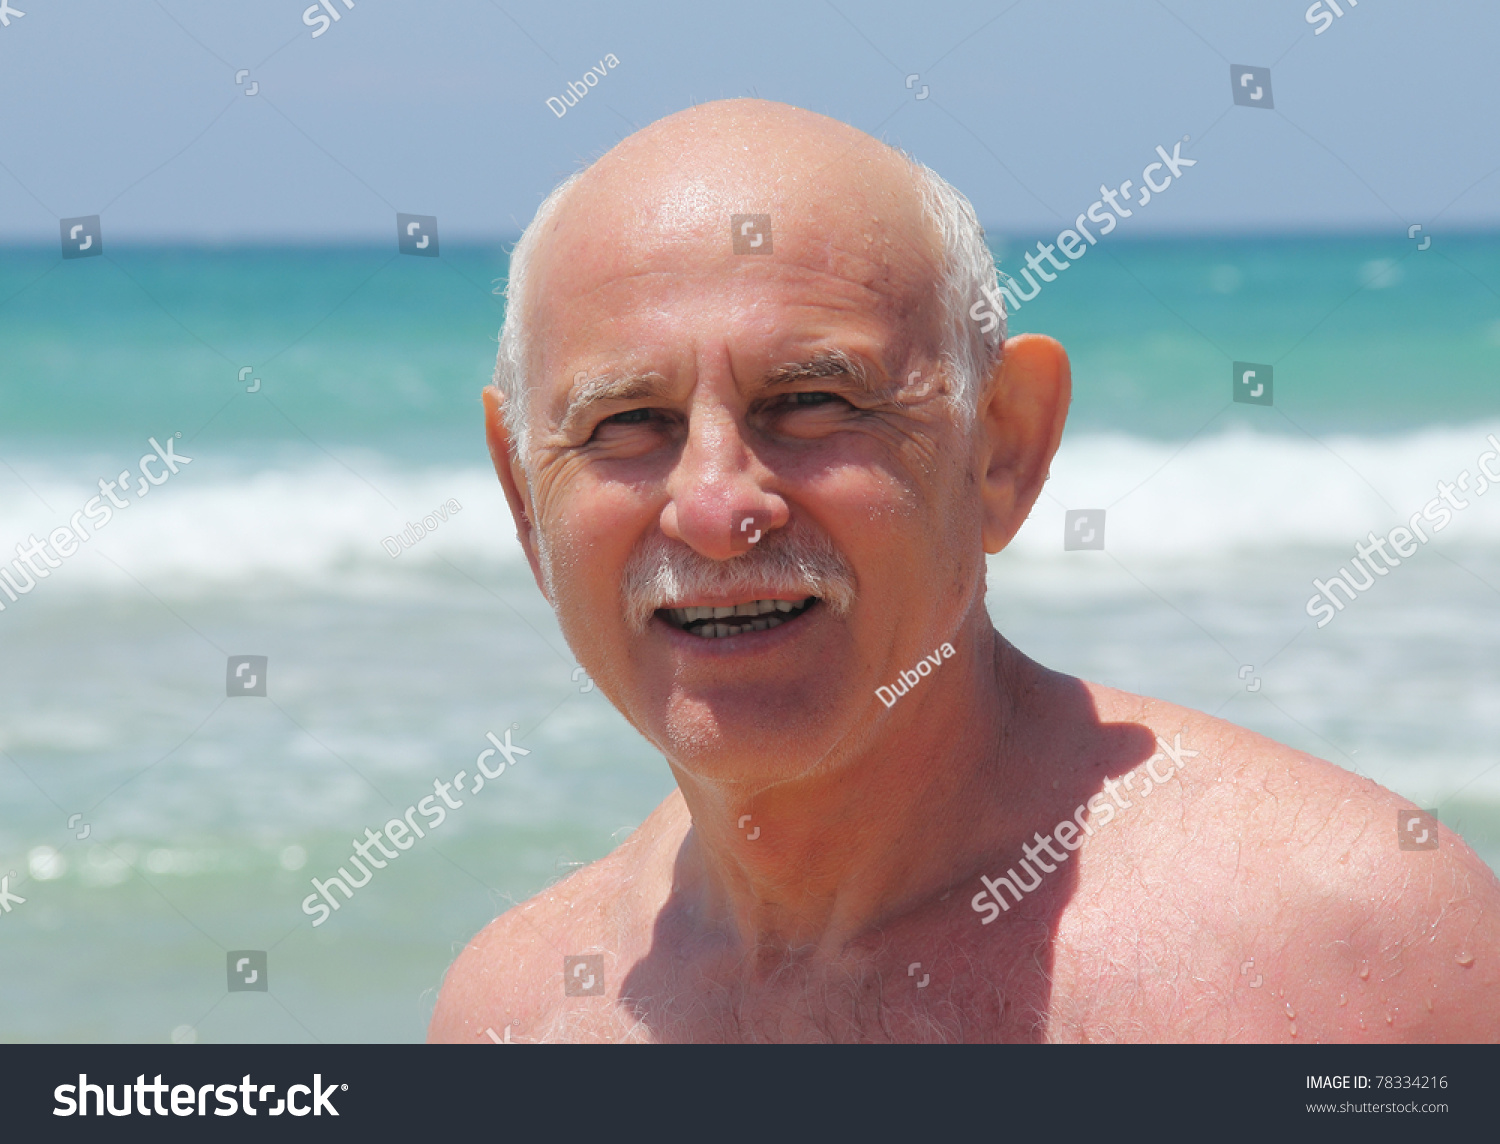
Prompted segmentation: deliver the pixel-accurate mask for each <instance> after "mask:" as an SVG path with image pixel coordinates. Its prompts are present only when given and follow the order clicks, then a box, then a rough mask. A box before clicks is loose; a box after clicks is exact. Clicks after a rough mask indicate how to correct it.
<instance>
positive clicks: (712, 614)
mask: <svg viewBox="0 0 1500 1144" xmlns="http://www.w3.org/2000/svg"><path fill="white" fill-rule="evenodd" d="M812 599H813V598H812V597H811V596H806V597H804V598H803V599H801V600H749V601H747V602H745V603H743V604H734V605H720V606H719V607H706V606H705V607H693V608H668V609H666V617H667V619H669V620H670V621H671V622H672V623H673V624H675V625H677V626H678V627H679V628H684V629H687V625H689V624H692V623H696V622H698V621H700V620H727V619H731V618H734V619H742V620H749V621H750V622H749V623H734V624H725V623H711V624H703V625H702V626H701V627H697V628H692V629H689V630H690V631H691V632H692V634H693V635H696V636H700V637H702V638H703V639H724V638H726V637H728V636H732V635H740V634H742V633H744V632H747V631H750V632H763V631H768V630H770V629H771V628H774V627H778V626H780V625H781V624H784V623H786V621H787V613H790V612H794V611H798V610H800V609H802V608H804V607H806V606H807V605H808V604H810V603H811V602H812Z"/></svg>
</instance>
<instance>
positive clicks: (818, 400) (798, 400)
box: [786, 391, 848, 407]
mask: <svg viewBox="0 0 1500 1144" xmlns="http://www.w3.org/2000/svg"><path fill="white" fill-rule="evenodd" d="M833 401H840V402H843V401H844V399H843V398H842V397H840V396H839V395H838V394H836V393H824V392H822V391H813V392H810V393H789V394H787V397H786V402H787V404H788V405H790V406H794V407H796V406H811V405H827V404H828V403H829V402H833ZM844 404H846V405H847V404H848V402H844Z"/></svg>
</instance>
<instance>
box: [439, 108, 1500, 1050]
mask: <svg viewBox="0 0 1500 1144" xmlns="http://www.w3.org/2000/svg"><path fill="white" fill-rule="evenodd" d="M994 275H995V268H994V263H993V261H992V259H991V256H990V254H989V252H988V250H987V249H986V247H985V245H984V242H983V236H982V232H981V230H980V228H979V226H978V223H977V221H976V219H975V217H974V213H973V211H972V209H971V208H970V206H969V204H968V203H967V202H966V201H965V200H964V199H963V197H962V196H961V195H959V194H958V193H957V192H956V191H954V190H953V189H952V188H951V187H949V186H948V185H947V184H946V183H944V182H942V180H940V179H938V178H937V177H936V176H935V175H933V174H932V173H931V172H930V171H927V170H926V169H925V168H923V167H921V166H920V165H917V164H914V163H913V162H911V161H910V160H909V159H907V158H905V157H904V156H902V155H901V154H899V153H897V152H895V151H893V150H891V149H890V148H888V147H886V146H885V145H883V144H881V143H879V142H877V141H876V140H874V139H872V138H870V137H869V136H867V135H864V134H863V133H861V132H859V131H857V130H855V129H853V128H850V127H848V126H845V125H843V124H840V123H837V122H835V121H833V120H829V119H826V118H823V117H821V116H818V115H814V114H812V113H810V112H806V111H801V110H797V109H794V108H791V107H786V106H782V105H779V104H773V103H767V102H762V101H758V100H733V101H726V102H721V103H713V104H708V105H706V106H701V107H696V108H693V109H691V110H689V111H684V112H681V113H679V114H677V115H673V116H671V117H670V118H667V119H664V120H662V121H661V122H659V123H656V124H654V125H652V126H651V127H648V128H646V129H644V130H642V131H640V132H637V133H636V134H635V135H632V136H630V137H629V138H628V139H626V140H625V141H624V142H622V143H620V144H619V145H618V146H616V147H615V148H614V149H613V150H611V151H610V152H609V153H608V154H606V155H605V156H604V157H603V158H601V159H599V160H598V161H597V162H596V163H594V164H593V165H592V166H591V167H590V168H589V169H588V170H586V171H585V172H583V173H582V174H581V175H578V176H575V177H574V178H572V179H570V180H568V181H567V182H566V183H565V184H563V186H561V187H559V188H558V189H557V191H555V192H554V193H553V194H552V196H551V197H550V198H548V199H547V201H546V202H545V203H544V204H543V205H542V207H541V209H540V210H539V211H538V213H537V217H536V219H535V220H534V221H533V222H532V224H531V226H530V227H529V228H528V230H527V232H526V234H525V235H524V237H523V238H522V240H521V242H520V244H519V245H518V246H517V248H516V251H515V255H514V259H513V262H512V272H511V281H510V288H509V299H510V308H509V311H508V313H507V315H506V321H505V329H504V332H503V334H502V337H501V345H500V357H499V363H498V367H497V370H496V385H495V386H494V387H493V388H491V389H489V390H486V392H485V395H484V399H485V400H484V403H485V410H486V414H487V418H488V420H487V425H488V433H489V443H490V449H491V452H492V455H493V457H494V461H495V467H496V470H497V471H498V473H499V476H500V480H501V482H502V484H503V485H504V487H505V493H506V497H507V499H508V500H509V502H510V507H511V511H512V512H513V514H514V516H515V520H516V525H517V528H518V530H519V535H520V540H521V543H522V545H523V546H524V548H525V551H526V554H527V557H528V559H529V560H530V562H531V567H532V571H533V573H534V574H535V576H536V579H537V582H538V584H539V585H540V586H541V588H542V590H543V592H545V593H546V596H547V599H548V600H549V601H550V602H551V604H552V606H553V608H554V609H556V612H557V615H558V618H559V621H560V623H561V625H562V628H563V631H564V633H565V634H566V636H567V639H568V642H569V644H570V645H571V647H572V648H573V650H574V651H575V653H576V654H577V656H578V661H579V663H581V664H582V665H583V666H584V667H585V668H586V669H587V671H588V672H589V674H590V676H592V678H593V679H594V680H596V681H597V682H598V684H599V686H600V687H601V688H602V690H603V691H604V693H605V694H606V695H607V696H609V698H610V700H611V701H612V702H613V703H614V704H615V705H616V706H617V707H618V708H619V709H620V710H621V711H622V712H623V713H624V714H625V716H626V718H628V719H629V720H630V722H631V723H632V724H633V725H634V726H635V727H636V728H637V730H639V731H640V732H641V734H643V735H644V736H646V738H647V739H649V740H650V741H651V742H652V743H653V744H655V745H656V746H657V747H658V748H659V749H660V750H661V752H662V754H663V755H664V756H665V757H666V759H667V762H668V765H669V766H670V767H671V768H672V773H673V775H674V776H675V777H676V780H677V784H678V790H677V791H676V792H675V793H674V794H673V795H672V796H671V797H670V798H668V799H667V800H666V802H664V803H663V804H662V805H661V806H660V807H659V808H658V809H657V810H656V811H654V812H653V813H652V814H651V816H650V817H649V818H648V819H647V820H646V821H645V822H644V823H643V824H642V825H641V827H640V828H639V829H638V830H636V831H635V833H634V834H632V835H631V836H630V838H629V839H628V840H627V841H626V842H625V843H624V844H623V845H622V846H620V847H619V848H618V849H617V850H615V851H614V852H613V853H612V854H610V855H609V856H608V857H607V858H605V859H604V860H602V861H600V862H597V863H595V864H594V865H592V866H590V867H588V868H586V869H583V870H580V871H579V872H577V873H575V874H574V875H573V876H571V877H570V878H568V879H566V880H565V881H563V882H560V883H559V884H557V885H555V886H553V887H551V888H550V889H548V890H547V891H545V892H544V893H542V894H540V895H538V896H537V897H535V898H533V899H532V900H531V901H529V902H526V903H525V904H524V905H521V906H518V907H517V908H515V909H512V910H511V911H509V912H508V913H506V914H505V915H503V916H502V917H500V918H499V919H498V920H496V921H495V922H493V923H492V924H491V925H490V926H489V927H488V928H487V929H486V930H484V932H483V933H481V934H480V935H479V936H478V937H476V938H475V939H474V940H473V941H472V942H471V943H470V944H469V946H468V947H467V948H466V949H465V950H464V952H463V953H462V955H461V956H460V957H459V958H458V960H457V962H456V963H455V964H454V965H453V967H452V969H451V970H450V971H449V974H448V977H447V980H446V982H445V984H444V986H443V990H442V993H441V995H440V997H439V999H438V1004H437V1010H436V1013H435V1014H434V1016H433V1020H432V1027H431V1030H430V1036H431V1038H432V1039H433V1040H441V1041H459V1042H469V1043H475V1042H480V1043H488V1042H489V1039H490V1038H491V1037H492V1036H493V1037H498V1034H497V1033H492V1032H491V1033H487V1032H486V1030H491V1031H493V1030H499V1029H501V1028H507V1029H508V1036H509V1037H510V1039H511V1040H513V1041H564V1040H566V1041H1119V1040H1132V1041H1155V1040H1202V1041H1225V1040H1256V1041H1282V1042H1292V1043H1296V1042H1311V1041H1356V1040H1371V1041H1394V1040H1490V1039H1494V1038H1495V1037H1496V1036H1497V1033H1500V885H1497V882H1496V879H1495V877H1494V875H1493V874H1492V873H1491V872H1490V871H1489V870H1488V869H1487V868H1486V867H1485V866H1484V864H1483V863H1482V862H1480V861H1479V860H1478V859H1477V858H1476V857H1475V855H1474V854H1473V853H1472V852H1471V851H1470V850H1469V849H1468V848H1467V847H1466V846H1465V845H1464V844H1463V843H1462V841H1460V840H1459V839H1458V838H1457V837H1456V836H1454V835H1453V834H1451V833H1449V832H1448V831H1446V830H1442V831H1441V835H1440V845H1439V847H1438V848H1437V849H1422V850H1411V849H1402V848H1400V847H1399V846H1398V838H1397V825H1398V811H1402V810H1403V808H1404V811H1405V812H1406V813H1408V814H1410V815H1413V816H1415V815H1417V814H1418V812H1416V811H1415V810H1413V809H1411V808H1410V804H1408V803H1406V802H1405V801H1404V800H1402V799H1400V798H1397V797H1396V796H1394V795H1392V794H1391V793H1389V792H1388V791H1385V790H1383V789H1381V788H1380V787H1378V786H1376V785H1375V784H1374V783H1371V782H1368V781H1366V780H1364V779H1361V778H1358V777H1356V776H1354V775H1351V774H1349V773H1347V772H1345V771H1343V770H1340V769H1339V768H1337V767H1334V766H1332V765H1330V764H1328V763H1325V762H1322V761H1319V760H1317V759H1314V758H1311V757H1309V756H1307V755H1304V754H1302V753H1300V752H1298V751H1294V750H1291V749H1289V748H1286V747H1283V746H1280V745H1279V744H1277V743H1274V742H1271V741H1269V740H1267V739H1264V738H1262V737H1260V736H1259V735H1255V734H1252V733H1250V732H1248V731H1245V730H1242V729H1241V728H1239V727H1235V726H1233V725H1231V724H1228V723H1224V722H1222V721H1220V720H1217V719H1213V718H1210V717H1208V716H1206V715H1203V714H1201V713H1199V712H1196V711H1191V710H1187V709H1184V708H1181V707H1176V706H1174V705H1172V704H1170V703H1163V702H1160V701H1157V700H1154V699H1147V698H1143V697H1140V696H1136V695H1129V694H1125V693H1123V692H1119V691H1115V690H1113V689H1111V688H1108V687H1101V686H1098V685H1096V684H1091V683H1086V682H1083V681H1081V680H1078V679H1073V678H1070V677H1068V676H1064V675H1060V674H1058V673H1056V672H1053V671H1049V670H1047V669H1046V668H1044V667H1042V666H1040V665H1039V664H1037V663H1034V662H1032V661H1031V660H1029V659H1027V658H1026V657H1025V656H1024V655H1022V654H1021V653H1020V652H1018V651H1017V650H1016V649H1015V648H1013V647H1012V646H1011V645H1010V644H1008V643H1007V642H1006V641H1005V640H1004V639H1003V638H1002V637H1001V636H1000V635H999V634H998V633H997V632H995V631H994V629H993V627H992V626H991V623H990V618H989V615H988V613H987V612H986V610H985V606H984V594H985V553H987V552H988V553H994V552H999V551H1000V550H1001V549H1002V548H1004V547H1005V545H1006V544H1007V543H1008V542H1009V541H1010V539H1011V537H1012V536H1014V535H1015V533H1016V530H1017V529H1019V528H1020V526H1021V524H1022V522H1023V521H1024V520H1025V519H1026V515H1027V513H1028V511H1029V510H1030V508H1031V506H1032V503H1033V502H1034V501H1035V499H1036V497H1037V495H1038V493H1039V492H1040V490H1041V487H1042V483H1043V482H1044V481H1045V479H1046V477H1047V469H1048V465H1049V463H1050V462H1051V460H1052V456H1053V453H1054V451H1055V450H1056V449H1057V445H1058V440H1059V438H1060V437H1061V435H1062V430H1063V422H1064V420H1065V418H1066V416H1067V410H1068V401H1069V394H1070V378H1069V367H1068V360H1067V357H1066V356H1065V354H1064V353H1063V350H1062V348H1061V347H1060V346H1059V345H1058V344H1057V343H1056V342H1054V341H1052V340H1051V339H1050V338H1045V337H1039V336H1034V335H1027V336H1019V337H1012V338H1010V339H1009V340H1008V341H1002V337H1003V328H1002V329H999V330H996V329H995V328H994V327H995V323H993V322H988V323H979V322H976V321H975V320H973V319H972V318H971V317H970V308H971V305H972V304H973V303H974V302H976V301H977V300H978V299H980V298H981V296H982V295H981V291H982V290H983V289H984V288H985V287H993V283H994ZM986 326H988V327H989V328H990V330H991V332H990V333H989V334H988V335H987V334H985V333H984V332H983V331H984V328H985V327H986ZM1146 654H1149V652H1147V653H1146ZM1432 829H1433V830H1434V831H1435V830H1437V829H1438V828H1437V827H1436V826H1435V825H1433V826H1432Z"/></svg>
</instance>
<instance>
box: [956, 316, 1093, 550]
mask: <svg viewBox="0 0 1500 1144" xmlns="http://www.w3.org/2000/svg"><path fill="white" fill-rule="evenodd" d="M987 382H988V384H987V385H986V386H985V388H984V390H983V392H982V394H981V398H980V405H979V411H978V417H977V419H976V420H977V424H976V428H977V430H978V432H979V434H980V444H979V455H978V465H979V474H980V497H981V500H982V502H983V514H984V517H983V529H984V550H985V551H986V552H989V553H995V552H999V551H1000V550H1001V549H1002V548H1004V547H1005V546H1006V545H1007V544H1009V543H1010V540H1011V537H1013V536H1015V534H1016V531H1017V530H1018V529H1019V528H1020V527H1021V525H1022V524H1023V523H1024V522H1025V520H1026V515H1027V514H1028V513H1029V512H1030V511H1031V506H1032V505H1033V504H1034V503H1035V502H1036V498H1037V497H1038V496H1039V495H1040V494H1041V491H1042V485H1043V484H1044V483H1045V482H1046V480H1047V472H1048V469H1049V467H1050V466H1051V464H1052V457H1053V455H1054V454H1055V453H1056V452H1057V446H1058V442H1060V441H1061V440H1062V431H1063V423H1064V422H1065V421H1067V419H1068V403H1069V401H1071V400H1072V396H1073V371H1072V369H1071V367H1070V366H1069V365H1068V355H1067V352H1066V351H1065V350H1064V349H1063V348H1062V346H1060V345H1059V344H1058V343H1057V342H1056V341H1054V340H1053V339H1052V338H1049V337H1046V336H1045V335H1043V334H1017V335H1016V336H1015V337H1013V338H1008V339H1007V340H1006V342H1005V347H1004V350H1003V352H1002V354H1001V358H1000V363H999V364H998V365H997V366H996V367H995V371H994V373H993V374H991V375H990V377H989V378H988V379H987Z"/></svg>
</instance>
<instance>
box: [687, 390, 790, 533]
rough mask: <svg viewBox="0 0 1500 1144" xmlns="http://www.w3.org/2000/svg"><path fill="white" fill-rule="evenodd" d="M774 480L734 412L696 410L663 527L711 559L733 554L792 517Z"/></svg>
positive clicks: (721, 409)
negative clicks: (751, 446)
mask: <svg viewBox="0 0 1500 1144" xmlns="http://www.w3.org/2000/svg"><path fill="white" fill-rule="evenodd" d="M770 483H771V473H770V471H769V470H768V469H766V467H765V465H764V464H763V463H762V461H761V460H760V458H759V457H757V456H756V454H755V453H754V452H753V450H752V449H751V448H750V446H749V445H748V443H747V442H746V439H745V433H744V431H743V428H742V426H741V425H740V424H739V423H738V421H737V420H736V419H735V417H734V415H733V414H732V413H731V412H729V411H728V410H726V409H723V408H719V409H716V410H713V411H707V410H705V411H701V412H700V411H695V412H694V415H693V418H692V421H691V422H690V423H689V426H688V436H687V440H686V441H685V442H684V444H683V449H682V453H681V455H680V456H679V457H678V460H677V464H676V465H675V466H674V468H673V469H672V474H671V476H670V478H668V482H667V494H668V500H667V503H666V506H665V507H664V508H663V509H662V512H661V530H662V532H663V533H665V534H666V535H667V536H669V537H671V538H672V539H673V540H680V541H682V542H683V543H684V544H686V545H688V546H690V547H691V548H692V549H693V550H694V551H696V552H698V553H699V554H700V555H702V556H706V557H708V558H709V559H710V560H729V559H731V558H732V557H734V556H737V555H739V554H740V553H741V552H744V551H746V550H748V549H749V548H750V547H752V546H753V545H755V544H756V543H758V542H759V541H760V540H761V539H762V538H764V537H765V536H766V535H767V534H768V533H770V531H771V530H772V529H775V528H781V527H782V526H783V525H785V524H786V522H787V520H788V519H789V518H790V515H791V513H790V510H789V509H788V508H787V504H786V501H784V500H783V499H782V498H781V496H780V494H778V493H776V492H773V491H772V490H771V488H770Z"/></svg>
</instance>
